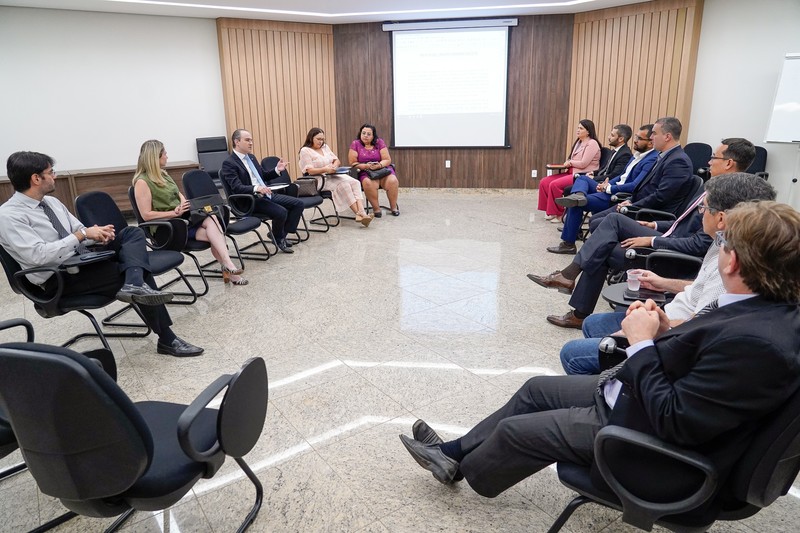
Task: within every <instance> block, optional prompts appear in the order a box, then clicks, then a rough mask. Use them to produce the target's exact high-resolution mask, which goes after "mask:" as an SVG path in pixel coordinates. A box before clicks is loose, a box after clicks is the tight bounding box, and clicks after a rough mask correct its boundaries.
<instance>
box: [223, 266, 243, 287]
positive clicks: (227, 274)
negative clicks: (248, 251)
mask: <svg viewBox="0 0 800 533" xmlns="http://www.w3.org/2000/svg"><path fill="white" fill-rule="evenodd" d="M242 272H244V269H241V268H228V267H226V266H224V265H223V266H222V281H223V282H225V283H231V276H238V275H240V274H241V273H242ZM239 281H241V280H239ZM233 284H234V285H247V280H245V282H244V283H238V282H236V281H234V282H233Z"/></svg>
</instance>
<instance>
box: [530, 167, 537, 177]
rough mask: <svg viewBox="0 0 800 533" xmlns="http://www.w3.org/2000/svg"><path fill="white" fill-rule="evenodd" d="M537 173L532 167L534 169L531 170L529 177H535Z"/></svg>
mask: <svg viewBox="0 0 800 533" xmlns="http://www.w3.org/2000/svg"><path fill="white" fill-rule="evenodd" d="M537 174H538V172H536V170H535V169H534V170H531V177H532V178H535V177H536V175H537Z"/></svg>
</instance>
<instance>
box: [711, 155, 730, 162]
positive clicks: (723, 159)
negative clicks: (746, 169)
mask: <svg viewBox="0 0 800 533" xmlns="http://www.w3.org/2000/svg"><path fill="white" fill-rule="evenodd" d="M713 159H721V160H722V161H726V160H731V161H732V159H731V158H730V157H717V156H715V155H712V156H711V157H709V158H708V160H709V161H711V160H713Z"/></svg>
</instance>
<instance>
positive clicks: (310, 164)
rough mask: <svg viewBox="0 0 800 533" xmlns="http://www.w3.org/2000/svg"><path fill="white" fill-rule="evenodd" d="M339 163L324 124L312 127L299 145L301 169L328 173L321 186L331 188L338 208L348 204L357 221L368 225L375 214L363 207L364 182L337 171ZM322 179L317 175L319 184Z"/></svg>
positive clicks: (312, 174)
mask: <svg viewBox="0 0 800 533" xmlns="http://www.w3.org/2000/svg"><path fill="white" fill-rule="evenodd" d="M340 165H341V162H340V161H339V158H338V157H336V154H334V153H333V152H332V151H331V149H330V148H328V145H327V144H325V132H324V131H322V129H321V128H311V129H310V130H309V131H308V135H306V140H305V142H304V143H303V147H302V148H300V172H302V173H303V174H308V175H309V176H322V175H323V174H326V176H325V183H324V185H323V187H322V190H324V191H330V192H331V195H332V196H333V205H334V206H335V207H336V212H337V213H340V212H342V211H344V210H345V209H347V208H348V207H349V208H350V209H351V210H352V211H353V213H355V214H356V222H360V223H361V224H363V225H364V227H367V226H369V223H370V222H372V219H373V216H372V215H368V214H367V213H366V211H365V210H364V204H363V203H362V201H361V184H360V183H359V182H358V180H357V179H355V178H351V177H350V176H349V175H347V174H335V172H336V167H338V166H340ZM320 179H321V178H320ZM320 179H317V184H318V185H319V180H320Z"/></svg>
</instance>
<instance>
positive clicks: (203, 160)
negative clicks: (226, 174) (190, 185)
mask: <svg viewBox="0 0 800 533" xmlns="http://www.w3.org/2000/svg"><path fill="white" fill-rule="evenodd" d="M195 142H196V143H197V162H198V163H200V170H205V171H206V172H208V174H209V175H210V176H211V179H213V180H214V183H215V184H216V185H217V186H218V187H219V186H220V184H221V182H222V178H221V177H220V175H219V171H220V169H222V162H223V161H225V160H226V159H227V158H228V155H230V154H229V153H228V139H226V138H225V137H200V138H198V139H195Z"/></svg>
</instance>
